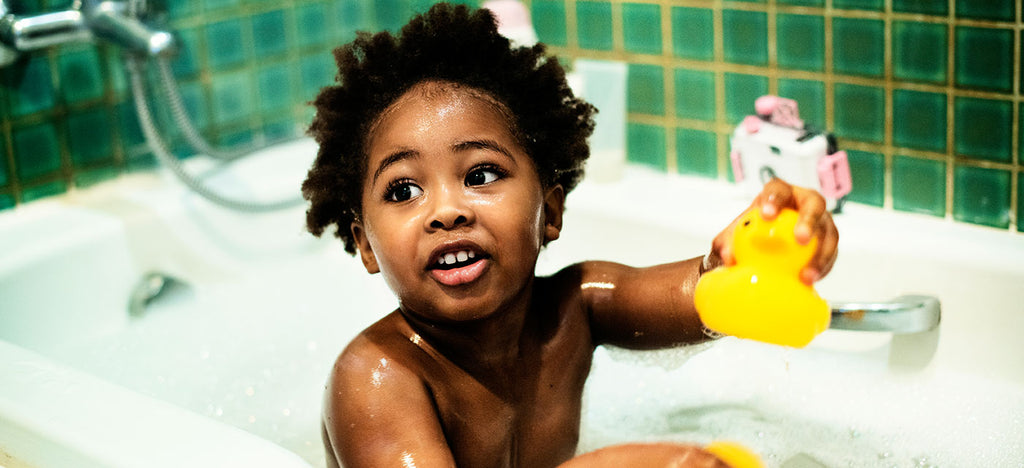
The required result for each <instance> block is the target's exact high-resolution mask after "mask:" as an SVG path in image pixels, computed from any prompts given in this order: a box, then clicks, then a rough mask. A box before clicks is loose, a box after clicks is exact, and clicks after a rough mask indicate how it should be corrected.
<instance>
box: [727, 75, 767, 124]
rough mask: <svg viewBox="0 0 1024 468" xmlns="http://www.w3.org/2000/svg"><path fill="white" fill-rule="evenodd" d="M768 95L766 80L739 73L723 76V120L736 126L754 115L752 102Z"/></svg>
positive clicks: (757, 76) (765, 78)
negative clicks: (745, 118)
mask: <svg viewBox="0 0 1024 468" xmlns="http://www.w3.org/2000/svg"><path fill="white" fill-rule="evenodd" d="M765 94H768V78H767V77H764V76H760V75H744V74H740V73H726V74H725V118H726V120H727V121H728V123H729V124H737V123H739V122H740V121H742V120H743V118H744V117H746V116H748V115H753V114H754V101H756V100H757V98H759V97H761V96H764V95H765Z"/></svg>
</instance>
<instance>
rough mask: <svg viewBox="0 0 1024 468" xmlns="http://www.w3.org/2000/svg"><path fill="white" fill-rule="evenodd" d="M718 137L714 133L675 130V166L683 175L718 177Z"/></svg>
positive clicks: (682, 129)
mask: <svg viewBox="0 0 1024 468" xmlns="http://www.w3.org/2000/svg"><path fill="white" fill-rule="evenodd" d="M717 142H718V136H717V135H715V133H714V132H705V131H703V130H691V129H688V128H677V129H676V166H677V167H678V168H679V172H680V173H683V174H692V175H697V176H701V177H707V178H709V179H714V178H716V177H718V156H717V153H718V144H717Z"/></svg>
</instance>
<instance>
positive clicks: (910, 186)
mask: <svg viewBox="0 0 1024 468" xmlns="http://www.w3.org/2000/svg"><path fill="white" fill-rule="evenodd" d="M892 181H893V182H892V203H893V208H896V209H897V210H900V211H909V212H912V213H923V214H928V215H932V216H939V217H942V216H945V215H946V163H944V162H942V161H934V160H930V159H918V158H912V157H909V156H899V155H897V156H896V157H895V158H894V159H893V162H892ZM855 183H856V182H855Z"/></svg>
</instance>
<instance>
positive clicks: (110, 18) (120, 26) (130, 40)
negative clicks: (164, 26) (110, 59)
mask: <svg viewBox="0 0 1024 468" xmlns="http://www.w3.org/2000/svg"><path fill="white" fill-rule="evenodd" d="M82 12H83V14H84V15H85V22H86V24H88V25H89V28H90V29H91V30H92V33H93V34H95V35H96V36H97V37H100V38H103V39H106V40H109V41H111V42H113V43H115V44H118V45H120V46H121V47H124V48H125V49H128V50H131V51H137V52H143V53H145V54H148V55H154V56H155V55H165V54H170V53H173V52H175V50H176V47H175V43H174V38H173V37H172V36H171V34H170V33H168V32H166V31H158V30H154V29H152V28H150V27H149V26H147V25H145V24H143V23H142V22H141V21H139V20H138V19H136V18H133V17H131V16H130V15H128V13H127V6H126V5H125V3H124V2H115V1H109V0H108V1H101V2H97V1H95V0H86V1H85V2H84V3H83V5H82Z"/></svg>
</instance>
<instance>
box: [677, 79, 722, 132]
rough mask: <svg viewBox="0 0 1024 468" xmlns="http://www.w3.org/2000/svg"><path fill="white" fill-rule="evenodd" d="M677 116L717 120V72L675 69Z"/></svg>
mask: <svg viewBox="0 0 1024 468" xmlns="http://www.w3.org/2000/svg"><path fill="white" fill-rule="evenodd" d="M675 88H676V117H681V118H684V119H698V120H704V121H709V122H710V121H714V120H715V74H714V73H712V72H709V71H700V70H689V69H685V68H677V69H675Z"/></svg>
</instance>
